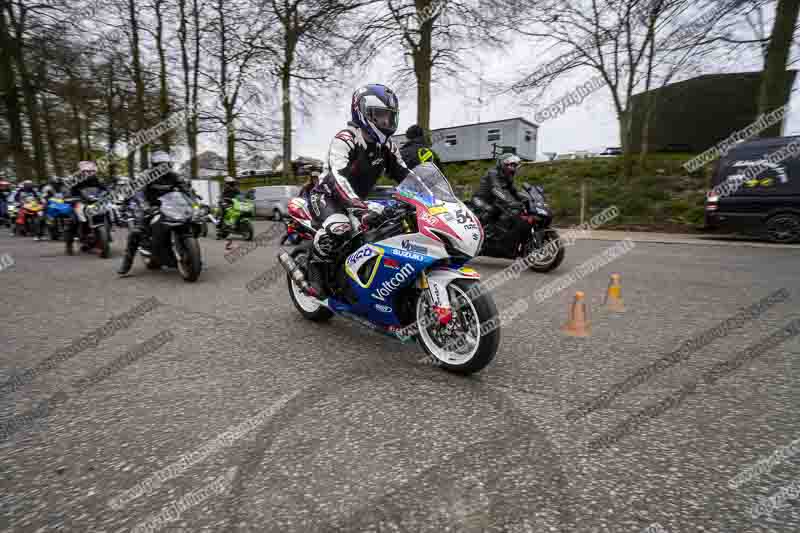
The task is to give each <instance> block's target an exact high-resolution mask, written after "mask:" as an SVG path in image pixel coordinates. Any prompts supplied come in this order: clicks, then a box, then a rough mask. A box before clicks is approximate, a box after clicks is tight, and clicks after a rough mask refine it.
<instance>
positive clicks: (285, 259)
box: [278, 250, 318, 298]
mask: <svg viewBox="0 0 800 533" xmlns="http://www.w3.org/2000/svg"><path fill="white" fill-rule="evenodd" d="M278 262H279V263H280V264H281V266H283V269H284V270H286V273H287V274H289V276H290V277H291V278H292V279H293V280H294V282H295V283H297V285H299V286H300V289H301V290H302V291H303V292H304V293H306V294H307V295H308V296H311V297H312V298H316V297H317V296H318V295H317V291H315V290H314V287H312V286H311V285H309V284H308V280H306V275H305V274H303V271H302V270H301V269H300V266H299V265H298V264H297V263H295V261H294V259H292V256H291V255H289V252H286V251H284V250H281V253H279V254H278Z"/></svg>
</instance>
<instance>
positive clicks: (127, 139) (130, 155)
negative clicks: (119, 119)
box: [124, 128, 136, 180]
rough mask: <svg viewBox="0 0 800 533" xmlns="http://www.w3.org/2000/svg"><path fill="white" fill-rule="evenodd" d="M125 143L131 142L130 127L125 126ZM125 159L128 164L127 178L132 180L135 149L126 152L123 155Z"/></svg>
mask: <svg viewBox="0 0 800 533" xmlns="http://www.w3.org/2000/svg"><path fill="white" fill-rule="evenodd" d="M124 131H125V144H127V145H130V142H131V130H130V128H125V130H124ZM125 161H126V164H127V166H128V179H130V180H133V178H134V176H135V174H136V150H130V151H129V152H128V154H127V155H126V156H125Z"/></svg>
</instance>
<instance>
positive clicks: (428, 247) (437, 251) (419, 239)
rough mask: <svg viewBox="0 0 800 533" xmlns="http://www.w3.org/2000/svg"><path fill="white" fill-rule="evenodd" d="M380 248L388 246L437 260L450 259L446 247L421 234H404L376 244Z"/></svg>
mask: <svg viewBox="0 0 800 533" xmlns="http://www.w3.org/2000/svg"><path fill="white" fill-rule="evenodd" d="M375 244H377V245H379V246H388V247H390V248H398V249H400V250H405V251H407V252H413V253H417V254H422V255H429V256H431V257H435V258H436V259H444V258H446V257H449V255H448V254H447V252H446V251H445V249H444V245H443V244H442V243H441V242H439V241H437V240H434V239H431V238H430V237H428V236H426V235H422V234H421V233H404V234H403V235H395V236H394V237H390V238H388V239H384V240H382V241H380V242H377V243H375Z"/></svg>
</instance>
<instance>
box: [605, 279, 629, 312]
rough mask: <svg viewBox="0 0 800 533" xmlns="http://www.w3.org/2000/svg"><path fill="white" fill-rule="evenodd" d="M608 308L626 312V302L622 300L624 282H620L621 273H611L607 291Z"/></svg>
mask: <svg viewBox="0 0 800 533" xmlns="http://www.w3.org/2000/svg"><path fill="white" fill-rule="evenodd" d="M605 305H606V309H608V310H609V311H616V312H617V313H623V312H625V304H624V303H623V301H622V284H621V283H620V275H619V274H611V282H609V284H608V290H607V291H606V301H605Z"/></svg>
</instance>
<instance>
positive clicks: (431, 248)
mask: <svg viewBox="0 0 800 533" xmlns="http://www.w3.org/2000/svg"><path fill="white" fill-rule="evenodd" d="M394 197H395V198H396V199H397V200H398V204H397V206H395V207H388V208H386V209H384V211H383V212H382V213H381V214H377V213H376V212H374V211H372V210H370V214H369V216H368V217H367V220H368V224H369V226H370V227H368V228H364V227H362V226H361V224H360V220H361V217H360V216H359V214H364V211H363V210H356V209H350V210H348V215H349V218H350V220H351V223H352V224H353V227H355V228H358V231H357V232H356V234H355V235H354V236H353V237H352V239H350V240H349V241H348V242H347V243H346V244H345V246H343V247H342V248H341V249H340V251H338V255H337V257H336V259H335V261H334V263H333V265H329V266H328V268H327V272H326V273H325V279H324V280H323V284H324V288H325V290H326V292H327V293H328V294H329V297H327V298H325V299H324V300H320V299H319V295H318V294H317V293H316V292H315V291H314V289H313V287H311V286H310V285H309V283H308V282H307V277H308V269H307V262H308V259H309V254H310V250H311V245H312V242H311V241H304V242H303V243H302V244H301V245H300V246H298V247H296V248H294V249H293V250H292V251H282V252H281V253H280V254H279V256H278V260H279V261H280V263H281V264H282V265H283V267H284V269H286V271H287V274H288V275H287V282H288V289H289V294H290V296H291V299H292V302H293V303H294V306H295V308H296V309H297V310H298V312H299V313H300V314H301V315H302V316H303V317H304V318H306V319H308V320H312V321H324V320H328V319H330V318H331V317H332V316H333V315H334V314H337V315H340V316H343V317H346V318H349V319H352V320H354V321H356V322H358V323H359V324H361V325H363V326H365V327H368V328H370V329H373V330H375V331H378V332H381V333H383V334H386V335H388V336H391V337H393V338H397V339H400V340H402V341H405V342H408V341H409V340H411V339H416V341H417V342H419V343H420V344H421V346H422V349H423V350H424V351H425V352H426V353H427V354H428V355H429V356H430V357H431V360H432V361H433V362H434V363H436V364H437V365H438V366H440V367H443V368H445V369H447V370H449V371H452V372H455V373H460V374H471V373H473V372H477V371H479V370H481V369H483V368H485V367H486V366H487V365H488V364H489V363H490V362H491V361H492V360H493V359H494V357H495V354H496V353H497V347H498V345H499V343H500V329H499V328H496V329H491V328H481V325H483V324H487V323H491V324H495V323H496V322H497V308H496V307H495V304H494V301H493V299H492V296H491V294H489V293H488V292H483V293H481V291H480V289H479V279H480V275H479V274H478V273H477V272H476V271H474V270H472V269H471V268H467V267H465V266H464V265H465V264H466V263H467V262H468V261H470V260H471V259H472V258H473V257H475V256H476V255H477V253H478V251H479V250H480V248H481V243H482V241H483V239H484V235H483V230H482V229H481V226H480V224H479V223H478V219H477V217H475V216H474V215H473V214H472V213H471V212H470V210H469V209H468V208H467V207H466V206H465V205H464V204H463V203H462V202H461V201H460V200H459V199H458V198H457V197H456V195H455V194H454V193H453V190H452V188H451V187H450V184H449V183H448V182H447V179H446V178H445V177H444V175H443V174H442V173H441V172H440V171H439V169H438V168H437V167H436V166H435V165H434V164H433V163H428V162H426V163H423V164H422V165H419V166H417V167H416V168H415V169H414V173H413V174H409V175H408V177H406V179H405V180H403V182H402V183H401V184H400V185H399V186H398V187H397V190H396V192H395V193H394ZM298 210H299V212H298ZM289 216H290V217H292V218H293V219H294V220H296V221H297V223H298V224H299V225H301V226H302V227H304V228H306V229H308V230H309V231H314V232H316V230H315V229H314V228H313V226H312V225H311V223H310V221H311V216H310V213H309V212H308V210H307V207H305V206H303V205H301V204H299V203H293V204H290V207H289ZM369 219H373V220H374V221H375V222H374V223H373V222H371V221H369Z"/></svg>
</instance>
